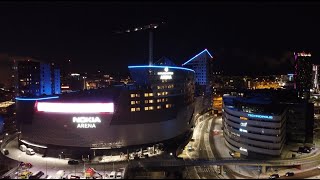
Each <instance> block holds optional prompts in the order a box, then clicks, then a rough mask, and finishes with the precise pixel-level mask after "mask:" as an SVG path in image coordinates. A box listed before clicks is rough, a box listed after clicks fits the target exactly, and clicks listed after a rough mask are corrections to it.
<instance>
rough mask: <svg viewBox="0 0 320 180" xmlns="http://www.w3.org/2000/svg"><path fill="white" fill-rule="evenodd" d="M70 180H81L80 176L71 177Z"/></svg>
mask: <svg viewBox="0 0 320 180" xmlns="http://www.w3.org/2000/svg"><path fill="white" fill-rule="evenodd" d="M69 179H80V176H75V175H71V176H70V178H69Z"/></svg>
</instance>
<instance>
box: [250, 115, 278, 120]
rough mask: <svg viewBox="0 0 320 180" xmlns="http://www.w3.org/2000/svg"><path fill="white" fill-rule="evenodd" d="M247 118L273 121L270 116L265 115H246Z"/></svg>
mask: <svg viewBox="0 0 320 180" xmlns="http://www.w3.org/2000/svg"><path fill="white" fill-rule="evenodd" d="M248 116H249V117H253V118H261V119H273V117H272V116H267V115H258V114H248Z"/></svg>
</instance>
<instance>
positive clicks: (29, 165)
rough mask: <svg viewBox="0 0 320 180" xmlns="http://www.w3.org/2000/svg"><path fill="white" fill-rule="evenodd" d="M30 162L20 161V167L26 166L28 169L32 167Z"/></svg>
mask: <svg viewBox="0 0 320 180" xmlns="http://www.w3.org/2000/svg"><path fill="white" fill-rule="evenodd" d="M32 166H33V165H32V164H31V163H24V162H21V163H20V167H22V168H28V169H30V168H32Z"/></svg>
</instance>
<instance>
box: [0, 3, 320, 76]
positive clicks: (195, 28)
mask: <svg viewBox="0 0 320 180" xmlns="http://www.w3.org/2000/svg"><path fill="white" fill-rule="evenodd" d="M317 7H319V3H315V2H314V3H311V2H306V3H302V2H292V3H275V2H271V3H267V2H264V3H254V2H251V3H248V2H247V3H232V4H231V3H222V2H200V3H192V2H190V3H180V2H172V3H161V2H157V1H156V2H153V3H141V2H140V3H137V2H136V3H129V2H95V3H86V2H78V3H77V2H56V3H49V2H46V3H35V2H32V3H31V2H29V3H22V4H17V3H14V2H13V3H9V2H4V3H1V9H2V10H1V13H0V18H1V19H2V20H3V25H4V26H3V27H4V28H3V29H2V30H1V31H2V32H3V33H2V37H1V39H2V41H1V43H2V47H3V48H2V50H1V52H0V53H9V54H13V55H20V56H28V57H34V58H35V59H40V60H44V61H48V62H51V61H53V62H56V63H58V64H62V65H63V63H64V62H67V61H68V60H69V59H71V61H72V63H73V67H74V68H75V70H76V71H82V72H86V71H88V72H90V71H91V72H92V71H96V70H99V69H100V70H103V71H106V72H110V73H113V72H121V73H126V72H128V70H127V66H128V65H137V64H138V65H139V64H140V65H141V64H147V63H148V32H147V31H140V32H134V33H124V34H118V33H116V32H117V31H121V30H122V31H123V30H125V29H132V28H134V27H137V26H143V25H146V24H150V23H160V22H165V24H164V25H162V26H160V27H159V28H158V29H157V30H156V31H155V33H154V61H156V60H158V59H160V58H161V57H163V56H165V57H167V58H169V59H171V60H172V61H173V62H175V63H176V64H177V65H181V64H182V63H183V62H185V61H186V60H188V59H190V58H191V57H193V56H194V55H195V54H197V53H199V52H200V51H202V50H203V49H205V48H207V49H208V50H209V51H210V52H211V53H212V54H213V56H214V58H215V61H216V63H217V65H216V68H217V69H218V68H220V69H222V70H225V71H229V72H233V73H235V74H241V73H266V72H272V73H286V72H288V73H289V72H292V70H293V69H292V68H291V67H288V66H291V64H292V65H293V63H292V61H293V52H294V51H303V50H304V51H310V52H312V56H313V58H312V60H313V63H315V64H320V59H319V58H318V55H317V51H319V49H318V47H317V45H316V42H317V40H318V39H319V36H318V35H317V31H318V30H319V27H318V25H317V23H316V22H317V20H319V18H320V16H319V15H318V14H316V10H317ZM146 14H148V15H149V16H146ZM253 15H254V16H253ZM239 62H241V63H239ZM234 63H236V64H237V66H230V64H231V65H232V64H234ZM290 63H291V64H290ZM252 66H255V67H256V68H251V67H252Z"/></svg>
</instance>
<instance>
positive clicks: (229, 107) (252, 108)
mask: <svg viewBox="0 0 320 180" xmlns="http://www.w3.org/2000/svg"><path fill="white" fill-rule="evenodd" d="M270 103H271V102H266V101H265V100H261V99H258V100H257V99H246V98H241V97H240V98H239V97H232V96H225V97H223V128H224V137H225V143H226V145H227V146H228V147H229V148H230V149H231V150H232V151H235V152H240V154H242V155H245V156H252V157H253V156H257V155H258V156H260V155H262V156H264V155H270V156H279V155H280V154H281V151H282V149H283V146H284V143H285V137H286V134H285V133H286V109H285V108H284V107H279V106H272V104H270Z"/></svg>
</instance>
